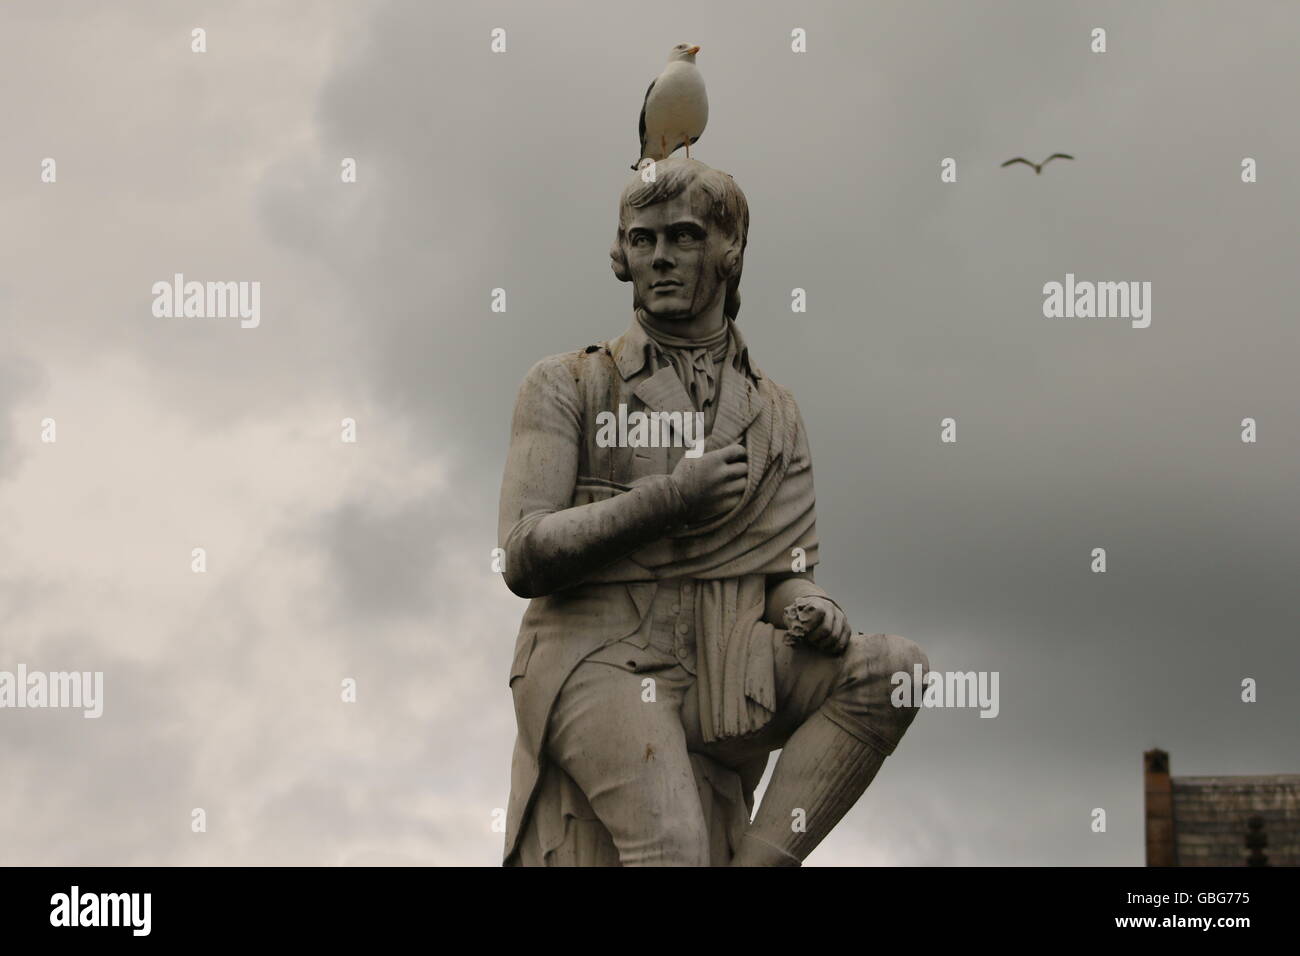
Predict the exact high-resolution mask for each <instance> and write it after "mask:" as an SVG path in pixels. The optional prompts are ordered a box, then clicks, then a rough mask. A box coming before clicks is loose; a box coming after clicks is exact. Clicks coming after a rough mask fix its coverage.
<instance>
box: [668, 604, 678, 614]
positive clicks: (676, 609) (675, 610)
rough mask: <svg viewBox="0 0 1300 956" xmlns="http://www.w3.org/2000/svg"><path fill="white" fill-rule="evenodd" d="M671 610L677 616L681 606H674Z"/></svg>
mask: <svg viewBox="0 0 1300 956" xmlns="http://www.w3.org/2000/svg"><path fill="white" fill-rule="evenodd" d="M669 610H671V611H672V612H673V613H674V614H676V613H677V612H678V611H680V610H681V605H678V604H674V605H673V606H672V607H671V608H669Z"/></svg>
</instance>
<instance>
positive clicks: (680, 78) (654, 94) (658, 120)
mask: <svg viewBox="0 0 1300 956" xmlns="http://www.w3.org/2000/svg"><path fill="white" fill-rule="evenodd" d="M699 51H700V48H699V47H698V46H689V45H688V44H685V43H679V44H677V46H675V47H673V49H672V52H671V53H669V54H668V65H667V66H666V67H664V71H663V72H662V73H660V74H659V76H657V77H656V78H655V80H654V82H653V83H651V84H650V88H649V89H648V90H646V94H645V103H644V104H643V105H642V107H641V129H640V133H641V158H640V159H639V160H638V161H637V162H636V163H634V164H633V166H632V168H633V169H636V168H637V167H638V166H640V165H641V163H642V162H644V161H645V160H646V159H653V160H655V161H658V160H661V159H667V158H668V157H669V156H670V155H671V154H672V153H673V152H675V151H676V150H678V149H680V148H681V147H682V146H685V147H686V155H687V156H690V154H691V144H693V143H694V142H695V141H696V140H697V139H699V138H700V136H701V135H702V134H703V133H704V126H705V124H706V123H708V121H709V97H708V94H707V93H705V91H704V74H703V73H701V72H700V68H699V67H698V66H696V65H695V54H696V53H698V52H699Z"/></svg>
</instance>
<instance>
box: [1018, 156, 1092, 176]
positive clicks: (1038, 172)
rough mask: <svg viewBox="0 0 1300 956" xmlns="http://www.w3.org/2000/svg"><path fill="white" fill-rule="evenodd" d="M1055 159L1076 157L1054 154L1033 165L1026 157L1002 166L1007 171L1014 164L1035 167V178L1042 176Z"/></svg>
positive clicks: (1020, 157) (1019, 157)
mask: <svg viewBox="0 0 1300 956" xmlns="http://www.w3.org/2000/svg"><path fill="white" fill-rule="evenodd" d="M1054 159H1074V157H1073V156H1071V155H1070V154H1069V153H1053V154H1052V155H1051V156H1048V157H1047V158H1046V159H1045V160H1043V161H1042V162H1041V163H1031V162H1030V161H1029V160H1027V159H1025V157H1023V156H1017V157H1016V158H1015V159H1008V160H1007V161H1006V162H1005V163H1003V164H1002V166H1003V168H1004V169H1005V168H1006V167H1007V166H1010V165H1011V164H1012V163H1024V164H1025V165H1026V166H1032V167H1034V175H1035V176H1041V175H1042V173H1043V167H1044V166H1046V165H1047V164H1048V163H1050V162H1051V161H1052V160H1054Z"/></svg>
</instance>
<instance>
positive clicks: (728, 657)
mask: <svg viewBox="0 0 1300 956" xmlns="http://www.w3.org/2000/svg"><path fill="white" fill-rule="evenodd" d="M748 229H749V208H748V204H747V202H746V200H745V196H744V194H743V193H742V192H741V191H740V188H739V186H737V185H736V183H735V182H734V180H733V179H732V178H731V177H730V176H729V175H727V174H725V173H722V172H719V171H717V170H715V169H711V168H710V167H708V166H706V165H704V164H703V163H700V162H698V161H696V160H692V159H685V158H682V157H670V158H668V159H666V160H663V161H661V162H659V163H657V164H656V165H655V167H654V168H653V174H652V176H643V175H642V174H640V173H638V174H636V175H634V176H633V177H632V178H631V180H630V182H629V183H628V185H627V187H626V188H625V189H624V190H623V195H622V198H621V200H620V203H619V215H618V231H617V235H616V238H615V240H614V245H613V248H612V249H611V250H610V256H611V258H612V260H613V268H614V274H615V275H616V276H618V278H619V279H620V280H622V281H624V282H631V283H632V290H633V316H632V321H631V325H630V327H629V328H628V329H627V330H626V331H625V332H623V333H622V334H621V335H619V336H618V337H617V338H613V339H610V340H608V341H605V342H601V343H599V344H596V345H590V346H587V347H586V348H585V349H580V350H578V351H576V352H569V353H566V354H562V355H555V356H551V357H550V358H546V359H543V360H542V361H540V362H538V363H537V364H536V365H534V366H533V368H532V369H531V370H530V371H529V372H528V375H527V377H526V378H525V379H524V382H523V385H522V386H521V387H520V389H519V396H518V400H517V403H516V405H515V411H514V421H513V424H512V427H511V435H510V449H509V454H508V457H507V461H506V469H505V478H504V482H503V485H502V489H501V510H500V542H499V543H500V545H501V547H502V548H503V549H504V554H505V558H504V576H505V580H506V584H507V585H508V586H509V588H510V590H512V591H513V592H514V593H516V594H518V595H520V596H521V597H526V598H530V599H531V600H530V603H529V605H528V609H527V610H526V611H525V613H524V618H523V623H522V625H521V626H520V629H519V637H518V641H517V644H516V649H515V655H514V663H513V667H512V669H511V673H510V687H511V690H512V693H513V695H514V702H515V712H516V717H517V721H518V738H517V740H516V743H515V750H514V759H513V766H512V774H511V794H510V805H509V811H508V816H507V821H506V827H507V829H506V846H505V863H506V865H516V866H518V865H522V866H530V865H532V866H563V865H619V864H622V865H625V866H646V865H679V866H701V865H715V866H716V865H728V864H729V865H733V866H798V865H799V864H800V863H801V862H802V860H803V859H804V858H805V857H806V856H807V855H808V854H809V853H810V852H812V850H813V848H815V847H816V846H817V845H818V843H820V842H821V840H822V839H823V838H824V837H825V836H826V834H827V833H829V832H830V830H831V828H832V827H834V826H835V824H836V823H837V822H839V820H840V819H841V818H842V817H843V816H844V814H845V813H846V812H848V810H849V809H850V808H851V807H852V806H853V804H854V803H855V802H856V801H857V799H858V798H859V797H860V796H861V795H862V793H863V792H864V791H865V790H866V788H867V785H868V784H869V783H870V782H871V780H872V778H873V777H874V776H875V774H876V772H877V770H879V769H880V766H881V764H882V762H883V761H884V759H885V757H886V756H887V755H888V754H889V753H891V752H892V751H893V750H894V748H895V747H896V746H897V745H898V742H899V740H900V739H901V738H902V736H903V734H904V732H905V731H906V729H907V727H908V725H909V724H910V723H911V721H912V719H913V717H915V715H916V709H915V708H914V707H895V706H893V705H892V704H891V701H890V691H891V683H890V677H891V675H892V674H894V673H896V672H900V671H902V672H906V673H908V674H911V673H912V672H913V668H914V667H915V666H916V665H918V664H919V665H920V666H921V667H922V668H927V669H928V666H929V661H928V660H927V659H926V657H925V655H924V653H922V651H921V650H920V649H919V648H918V647H917V646H916V645H915V644H913V643H912V642H911V641H908V640H906V639H904V638H901V637H897V636H894V635H887V634H874V635H870V636H868V635H865V634H858V633H854V632H853V631H852V630H851V629H850V627H849V624H848V620H847V618H846V616H845V613H844V611H843V610H842V609H841V608H840V606H839V605H838V604H837V603H836V602H835V601H834V600H832V599H831V597H830V596H829V595H827V593H826V592H825V591H824V590H822V589H821V588H820V587H818V586H817V584H815V583H814V581H813V568H814V566H815V565H816V564H817V557H818V554H817V531H816V514H815V507H814V496H813V478H812V459H811V456H810V452H809V447H808V439H807V436H806V434H805V431H804V425H803V420H802V417H801V416H800V413H799V407H798V406H797V405H796V404H795V401H794V397H793V396H792V395H791V394H790V392H788V391H787V390H786V389H784V388H782V387H781V386H779V385H777V384H776V383H775V382H773V381H772V380H771V379H770V378H768V377H767V376H765V375H764V374H763V373H762V372H761V371H760V370H759V368H758V366H757V364H756V363H755V361H754V358H753V356H752V355H751V354H750V351H749V349H748V347H747V345H746V343H745V340H744V339H743V338H742V337H741V334H740V331H739V328H738V326H737V323H736V317H737V314H738V312H739V309H740V294H739V286H740V274H741V266H742V263H743V261H744V253H745V245H746V241H747V235H748ZM692 420H695V421H697V422H698V423H699V426H700V434H701V436H707V437H706V438H704V440H703V442H702V447H701V443H695V444H692V442H691V441H690V440H683V439H684V438H686V439H689V436H688V435H686V434H685V433H686V432H687V431H688V430H689V424H690V422H691V421H692ZM684 425H685V426H687V427H683V426H684ZM777 749H781V750H782V753H781V756H780V758H779V760H778V761H777V764H776V767H775V769H774V771H773V776H772V779H771V782H770V784H769V786H768V788H767V790H766V792H765V794H764V796H763V800H762V802H761V804H760V806H759V807H758V811H757V814H756V815H755V816H754V817H753V820H752V822H751V820H750V815H751V813H752V811H753V804H754V789H755V787H756V785H757V784H758V782H759V780H760V778H761V776H762V774H763V772H764V769H765V767H766V764H767V761H768V758H769V755H770V753H771V752H772V751H773V750H777Z"/></svg>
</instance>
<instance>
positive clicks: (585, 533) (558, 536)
mask: <svg viewBox="0 0 1300 956" xmlns="http://www.w3.org/2000/svg"><path fill="white" fill-rule="evenodd" d="M573 379H574V376H573V375H572V374H570V373H569V371H568V369H567V367H566V366H565V365H564V364H563V363H562V362H560V361H557V360H554V359H548V360H543V361H542V362H539V363H538V364H537V365H535V366H534V367H533V369H532V371H530V372H529V373H528V376H527V378H525V380H524V383H523V385H522V386H520V389H519V397H518V399H517V400H516V402H515V412H514V420H513V423H512V425H511V433H510V450H509V452H508V454H507V456H506V468H505V479H504V481H503V482H502V486H501V509H500V514H499V519H500V520H499V523H498V537H499V540H500V544H501V547H502V548H503V549H504V550H505V580H506V586H507V587H508V588H510V590H511V591H513V592H514V593H515V594H518V595H519V596H520V597H526V598H533V597H541V596H543V595H546V594H551V593H553V592H555V591H559V590H562V589H563V588H567V587H572V586H574V585H576V584H580V583H581V582H582V581H583V580H584V579H585V578H586V577H587V575H589V574H590V573H591V572H593V571H596V570H598V569H600V568H602V567H604V566H606V565H608V564H611V563H613V562H614V561H617V560H619V559H620V558H623V557H626V556H627V555H629V554H631V553H632V552H634V551H636V550H638V549H640V548H641V547H643V546H645V545H647V544H649V543H651V542H652V541H655V540H657V539H659V538H660V537H662V536H663V535H664V533H665V532H666V531H668V530H670V529H671V528H673V527H675V526H676V525H678V524H680V523H681V522H682V521H683V520H684V516H685V513H686V504H685V502H684V501H683V500H682V498H681V495H680V494H678V492H677V489H676V486H675V485H674V484H673V482H672V479H671V478H670V477H669V476H668V475H655V476H652V477H649V478H645V479H643V480H641V481H639V482H637V483H636V484H635V485H634V486H633V488H632V489H631V490H630V491H627V492H624V493H622V494H619V495H615V496H614V497H612V498H608V499H606V500H604V501H596V502H592V503H591V504H585V505H578V506H577V507H570V503H571V502H572V501H573V490H574V487H575V485H576V482H577V477H578V460H579V452H580V448H581V442H582V441H583V434H582V427H583V422H582V411H581V406H580V402H579V397H578V391H577V388H576V383H575V382H574V380H573Z"/></svg>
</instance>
